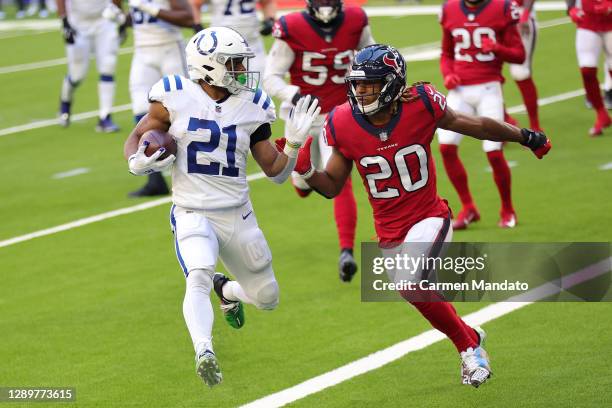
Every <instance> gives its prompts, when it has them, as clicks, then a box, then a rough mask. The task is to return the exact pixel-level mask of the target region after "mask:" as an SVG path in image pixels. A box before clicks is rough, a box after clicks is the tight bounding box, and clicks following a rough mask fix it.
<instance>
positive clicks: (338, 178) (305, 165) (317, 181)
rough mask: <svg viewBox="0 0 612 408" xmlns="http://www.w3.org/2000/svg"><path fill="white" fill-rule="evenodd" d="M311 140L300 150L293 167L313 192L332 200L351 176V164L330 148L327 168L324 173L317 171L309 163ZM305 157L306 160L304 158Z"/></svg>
mask: <svg viewBox="0 0 612 408" xmlns="http://www.w3.org/2000/svg"><path fill="white" fill-rule="evenodd" d="M311 142H312V138H309V139H308V141H307V142H306V144H305V145H304V147H303V148H302V149H300V155H299V157H298V162H297V164H296V166H295V171H297V172H298V173H299V174H300V176H301V177H302V178H303V179H304V180H305V181H306V183H308V185H309V186H310V187H312V189H313V190H315V191H316V192H317V193H319V194H321V195H322V196H324V197H326V198H334V197H335V196H337V195H338V194H340V191H342V188H343V187H344V183H346V179H347V178H349V176H350V175H351V170H352V169H353V162H352V161H350V160H349V159H347V158H346V157H344V156H343V155H342V153H340V151H339V150H338V149H336V148H335V147H333V148H332V154H331V156H330V158H329V160H328V161H327V166H326V167H325V170H324V171H317V170H315V169H314V167H313V166H312V164H311V161H310V143H311ZM306 156H307V158H306Z"/></svg>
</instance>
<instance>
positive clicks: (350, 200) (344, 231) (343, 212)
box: [334, 177, 357, 249]
mask: <svg viewBox="0 0 612 408" xmlns="http://www.w3.org/2000/svg"><path fill="white" fill-rule="evenodd" d="M334 218H336V227H337V229H338V240H339V241H340V248H342V249H344V248H348V249H352V248H353V246H354V245H355V228H356V227H357V203H356V202H355V195H354V194H353V183H352V182H351V179H350V177H349V178H348V179H346V183H344V187H342V191H340V194H338V195H337V196H336V198H334Z"/></svg>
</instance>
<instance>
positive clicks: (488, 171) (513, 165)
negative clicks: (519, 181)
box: [485, 160, 518, 173]
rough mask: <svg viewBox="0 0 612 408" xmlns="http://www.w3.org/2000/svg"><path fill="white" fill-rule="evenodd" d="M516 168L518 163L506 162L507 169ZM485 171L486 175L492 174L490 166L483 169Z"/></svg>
mask: <svg viewBox="0 0 612 408" xmlns="http://www.w3.org/2000/svg"><path fill="white" fill-rule="evenodd" d="M516 166H518V162H517V161H514V160H508V167H510V168H513V167H516ZM485 171H486V172H487V173H492V172H493V169H492V168H491V166H488V167H485Z"/></svg>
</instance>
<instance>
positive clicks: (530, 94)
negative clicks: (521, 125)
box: [516, 78, 540, 130]
mask: <svg viewBox="0 0 612 408" xmlns="http://www.w3.org/2000/svg"><path fill="white" fill-rule="evenodd" d="M516 85H518V88H519V90H520V91H521V95H522V96H523V102H524V103H525V107H526V108H527V115H529V126H531V128H532V129H533V130H540V119H539V118H538V90H537V89H536V86H535V83H534V82H533V79H532V78H527V79H524V80H522V81H516Z"/></svg>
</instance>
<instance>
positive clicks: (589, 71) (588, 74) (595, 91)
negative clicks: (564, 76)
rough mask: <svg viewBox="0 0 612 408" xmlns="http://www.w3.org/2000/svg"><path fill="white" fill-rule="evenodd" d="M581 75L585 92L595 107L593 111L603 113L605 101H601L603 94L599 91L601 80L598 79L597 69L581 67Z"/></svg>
mask: <svg viewBox="0 0 612 408" xmlns="http://www.w3.org/2000/svg"><path fill="white" fill-rule="evenodd" d="M580 73H581V74H582V83H583V84H584V90H585V92H586V95H587V99H588V100H589V102H591V104H592V105H593V109H595V111H597V112H598V113H599V112H601V111H602V110H603V109H604V107H603V100H602V99H601V92H600V91H599V80H598V79H597V68H595V67H581V68H580Z"/></svg>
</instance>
